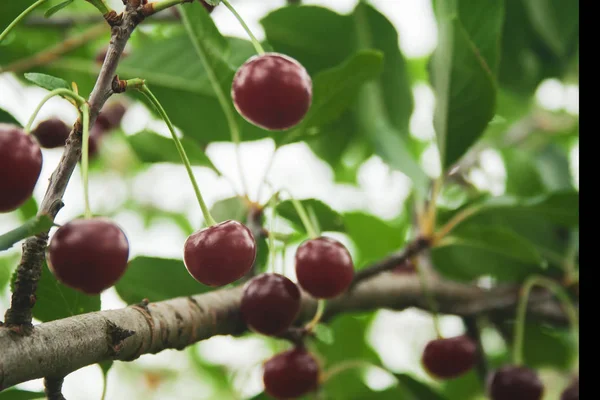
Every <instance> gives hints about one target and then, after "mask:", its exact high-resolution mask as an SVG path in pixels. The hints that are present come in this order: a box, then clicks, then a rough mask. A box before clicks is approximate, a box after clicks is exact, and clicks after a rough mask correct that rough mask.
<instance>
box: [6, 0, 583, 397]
mask: <svg viewBox="0 0 600 400" xmlns="http://www.w3.org/2000/svg"><path fill="white" fill-rule="evenodd" d="M109 3H111V4H112V5H113V6H114V7H115V8H116V9H118V8H120V6H121V1H120V0H111V1H109ZM303 3H304V4H315V5H320V6H324V7H328V8H330V9H332V10H334V11H336V12H338V13H349V12H351V11H352V10H353V8H354V7H355V6H356V4H357V1H356V0H305V1H303ZM232 4H233V5H234V6H235V7H236V9H237V10H238V12H239V13H240V14H241V15H242V16H243V18H244V19H245V20H246V22H247V23H248V25H249V27H250V29H251V30H252V31H253V32H254V34H255V35H256V36H257V37H258V39H259V40H263V39H264V36H265V35H264V31H263V28H262V25H261V24H260V22H259V20H260V19H261V18H262V17H264V16H265V15H266V14H267V13H269V12H270V11H271V10H273V9H276V8H279V7H281V6H283V5H285V1H284V0H238V1H232ZM371 4H373V5H374V6H375V7H376V8H377V9H378V10H379V11H380V12H381V13H383V14H384V15H385V16H386V17H387V18H388V19H389V20H390V21H391V22H392V23H393V25H394V26H395V28H396V30H397V32H398V38H399V43H400V48H401V50H402V52H403V53H404V55H405V56H406V58H407V59H408V60H409V62H410V61H415V62H418V61H419V60H423V59H425V58H426V57H428V56H430V55H431V53H432V52H433V50H434V49H435V47H436V44H437V43H436V42H437V30H436V21H435V18H434V13H433V10H432V5H431V1H430V0H372V1H371ZM212 17H213V19H214V21H215V23H216V25H217V26H218V28H219V30H220V31H221V32H222V33H223V34H224V35H229V36H237V37H241V38H244V39H246V34H245V32H244V31H243V30H242V28H241V27H240V25H239V23H238V22H237V21H236V20H235V19H234V17H233V15H232V14H231V13H230V12H229V11H228V10H227V9H226V8H225V7H222V6H221V7H217V8H216V9H215V10H214V12H213V13H212ZM141 29H142V30H143V29H146V27H145V26H142V27H141ZM148 29H150V28H149V27H148ZM136 34H137V33H136ZM134 35H135V34H134ZM0 51H1V50H0ZM192 56H193V55H190V57H192ZM412 91H413V95H414V103H415V106H414V112H413V114H412V117H411V119H410V134H411V135H412V136H413V137H415V138H418V139H419V140H420V141H422V142H424V143H426V144H427V143H429V144H428V145H427V148H426V150H425V151H423V153H422V157H421V160H420V162H421V164H422V166H423V168H424V169H425V171H426V172H427V174H429V175H430V176H432V177H434V176H437V175H438V174H439V173H440V165H439V161H438V156H437V154H436V152H437V150H436V147H435V144H434V141H435V139H434V129H433V124H432V116H433V110H434V105H435V99H434V95H433V92H432V89H431V87H430V86H429V84H428V83H426V82H425V81H419V82H417V83H415V84H414V85H413V87H412ZM46 93H47V92H46V91H45V90H43V89H41V88H37V87H32V86H25V85H23V84H21V82H20V81H19V80H17V79H16V78H15V77H14V76H13V75H12V74H10V73H4V74H0V108H4V109H5V110H7V111H9V112H10V113H11V114H12V115H13V116H14V117H15V118H16V119H18V121H19V122H21V123H22V124H25V123H26V122H27V120H28V118H29V116H30V115H31V113H32V112H33V110H34V108H35V107H36V105H37V104H38V103H39V101H40V100H41V99H42V97H43V96H44V95H45V94H46ZM127 102H128V108H127V112H126V114H125V115H124V118H123V121H122V124H121V128H119V129H120V130H122V132H121V133H122V134H124V135H131V134H134V133H136V132H139V131H141V130H143V129H145V128H148V129H151V130H153V131H155V132H158V133H160V134H163V135H165V136H168V131H167V129H166V127H165V125H164V123H163V122H161V121H160V120H157V119H155V118H154V117H153V116H152V114H151V113H150V112H149V110H148V109H147V108H146V106H145V105H143V104H141V103H139V102H133V101H132V100H130V99H127ZM535 103H536V105H535V106H536V107H537V108H539V109H541V110H547V111H550V112H555V113H560V114H561V115H567V116H571V117H573V118H577V117H578V115H579V86H578V82H570V83H565V82H561V81H559V80H557V79H546V80H544V81H542V82H541V83H540V84H539V86H538V87H537V89H536V92H535ZM182 106H183V107H185V105H182ZM191 111H192V112H193V110H191ZM50 116H58V117H60V118H62V119H63V120H64V121H65V122H67V123H68V124H71V123H73V122H74V121H75V119H76V117H77V114H76V111H75V109H74V108H73V107H71V106H69V105H68V103H67V102H66V101H64V100H61V99H57V98H55V99H53V100H51V101H50V102H48V103H47V105H46V106H45V107H44V108H43V109H42V111H41V112H40V114H39V116H38V118H37V120H36V121H41V120H43V119H45V118H47V117H50ZM198 123H199V124H200V123H201V121H198ZM34 126H35V124H34ZM111 144H112V145H113V146H112V147H111ZM118 146H119V142H118V141H117V140H115V141H114V142H111V139H110V138H108V139H107V142H106V143H105V144H103V147H107V148H109V147H111V150H110V151H104V149H101V157H100V158H101V159H100V161H97V163H102V164H101V165H102V167H98V168H93V171H92V174H91V177H90V193H91V207H92V210H94V212H95V213H97V214H104V215H110V216H111V217H112V218H113V219H114V220H115V221H116V222H117V223H118V224H120V225H121V226H122V227H123V229H124V231H125V232H126V234H127V235H128V237H129V239H130V243H131V258H134V257H136V256H139V255H145V256H156V257H165V258H181V256H182V254H181V251H182V246H181V244H182V243H183V241H184V240H185V238H186V236H187V233H186V232H185V230H183V229H181V227H180V226H179V225H178V224H177V223H176V222H174V220H173V219H172V218H169V217H168V215H167V214H168V213H176V214H180V215H184V216H185V217H186V219H187V220H188V221H189V223H190V224H191V226H192V227H193V228H194V229H198V228H200V227H201V226H202V216H201V213H200V210H199V208H198V206H197V202H196V199H195V196H194V193H193V191H192V188H191V185H190V184H189V181H188V178H187V176H186V173H185V170H184V168H183V167H181V166H179V165H173V164H154V165H152V166H151V167H149V168H146V169H144V170H143V171H140V172H138V173H135V174H128V173H123V171H122V169H123V168H127V165H128V164H127V153H126V152H125V151H123V152H120V150H119V147H118ZM274 148H275V146H274V143H273V141H272V140H271V139H265V140H259V141H254V142H248V143H243V144H242V146H241V158H242V163H243V171H244V174H245V179H246V181H247V183H248V187H249V193H250V195H251V198H252V199H253V200H257V201H263V202H264V201H266V200H267V199H268V198H269V196H270V195H271V191H270V190H263V191H262V194H261V198H260V199H259V198H256V193H257V191H258V189H259V185H260V182H261V181H262V179H263V177H264V174H265V172H267V167H268V164H269V163H270V160H271V157H272V154H273V151H274ZM206 153H207V154H208V156H209V157H210V159H211V161H212V162H213V163H214V165H215V166H216V167H217V168H218V169H219V170H220V171H221V172H222V173H223V176H218V175H217V174H216V173H215V172H214V171H212V170H211V169H208V168H203V167H195V168H194V173H195V175H196V177H197V179H198V181H199V184H200V186H201V188H202V191H203V193H204V196H205V198H206V200H207V202H208V203H209V205H212V204H214V203H215V202H217V201H219V200H222V199H225V198H228V197H231V196H234V195H235V194H236V193H240V192H241V191H242V187H241V183H240V179H239V175H238V170H237V167H236V161H235V153H234V146H233V145H232V144H231V143H211V144H209V145H208V147H207V149H206ZM61 154H62V149H53V150H44V164H43V170H42V175H41V177H40V179H39V181H38V185H37V187H36V189H35V192H34V197H35V199H36V200H37V201H38V202H39V201H41V199H42V197H43V195H44V192H45V190H46V182H47V179H48V178H49V176H50V174H51V173H52V171H53V170H54V168H55V167H56V165H57V163H58V161H59V159H60V156H61ZM568 156H569V157H568V161H569V168H570V174H571V179H572V181H573V183H574V185H575V186H576V187H577V188H578V187H579V141H578V139H577V140H573V141H572V142H571V143H570V144H569V152H568ZM478 157H479V158H478V160H477V163H476V165H475V167H473V168H472V169H471V171H470V175H469V178H470V179H471V181H472V182H473V183H474V184H475V185H476V186H477V187H478V188H480V189H481V190H483V191H488V192H490V193H493V194H494V195H500V194H503V193H504V192H505V187H506V183H505V180H506V169H505V165H504V162H503V158H502V156H501V154H499V153H498V152H497V151H496V150H492V149H490V150H485V151H483V152H481V153H480V154H479V156H478ZM268 179H269V181H270V182H271V183H272V184H273V186H274V187H275V188H286V189H288V190H289V191H290V192H291V193H292V194H293V195H294V197H296V198H317V199H321V200H323V201H324V202H325V203H326V204H328V205H330V206H331V207H332V208H334V209H335V210H338V211H352V210H362V211H367V212H369V213H371V214H373V215H376V216H378V217H380V218H381V219H385V220H392V219H394V218H397V217H398V216H401V215H402V213H403V212H404V205H403V204H404V200H406V198H407V196H408V195H409V193H410V185H411V183H410V180H409V179H408V178H407V177H406V176H405V175H404V174H402V173H400V172H397V171H392V170H390V168H389V167H388V166H387V165H386V164H385V163H384V162H383V161H382V160H381V159H380V158H379V157H378V156H371V157H370V158H368V159H367V160H366V161H365V162H364V163H362V164H361V165H360V167H359V168H358V169H357V179H356V184H351V183H340V182H339V180H336V177H335V173H334V170H333V169H332V168H331V166H330V165H329V164H327V163H325V162H324V161H322V160H321V159H320V158H319V157H317V156H316V155H315V154H314V153H313V152H312V151H311V149H310V148H309V147H308V146H307V145H306V144H305V143H295V144H291V145H287V146H285V147H284V148H282V149H281V150H279V151H278V152H277V156H276V157H275V159H274V160H273V165H272V166H271V168H270V169H269V172H268ZM64 202H65V204H66V206H65V207H64V208H63V209H62V210H61V212H60V213H59V215H58V217H57V222H58V223H59V224H61V223H65V222H67V221H69V220H71V219H73V218H75V217H77V216H79V215H81V214H82V213H83V208H84V205H83V196H82V185H81V179H80V171H79V170H76V171H75V173H74V175H73V179H72V180H71V182H70V184H69V187H68V189H67V192H66V194H65V197H64ZM140 206H142V207H148V209H160V210H162V211H164V213H163V215H155V216H154V217H152V218H151V219H150V218H147V216H145V215H144V214H143V213H141V212H139V207H140ZM19 224H20V219H19V216H18V215H17V214H16V213H9V214H0V232H4V231H7V230H10V229H12V228H14V227H16V226H18V225H19ZM279 228H280V229H279V230H280V231H281V230H284V229H285V227H284V226H279ZM332 235H334V236H336V237H337V238H338V239H340V240H342V241H343V242H344V243H345V244H346V245H347V246H348V247H349V249H350V250H351V252H352V251H354V247H353V246H354V245H353V243H352V241H351V240H350V239H349V238H348V237H346V236H345V235H343V234H340V233H332ZM19 254H20V247H19V246H15V247H14V248H13V249H11V250H10V251H9V252H6V253H3V254H1V255H0V260H4V263H3V264H2V263H0V267H3V265H5V266H4V268H10V267H9V265H12V262H13V261H15V260H16V259H17V258H18V256H19ZM293 255H294V248H293V247H292V248H290V249H289V251H287V253H286V255H285V258H282V257H281V256H279V257H278V258H277V260H276V262H277V263H278V265H280V267H281V268H283V269H284V270H285V272H286V274H287V275H288V276H290V277H291V278H293V276H294V271H293ZM8 260H10V261H11V262H8ZM1 287H2V285H0V288H1ZM9 299H10V292H9V290H8V287H5V288H4V289H1V291H0V313H2V314H3V313H4V311H5V310H6V309H7V308H8V306H9ZM101 300H102V303H101V304H102V309H115V308H121V307H124V306H126V303H125V302H124V301H123V300H121V298H120V297H119V296H118V295H117V294H116V291H115V290H114V289H109V290H107V291H106V292H104V293H103V294H102V297H101ZM37 322H39V321H37ZM442 332H443V333H444V334H445V335H450V336H453V335H457V334H460V333H462V332H464V326H463V323H462V321H461V319H460V318H457V317H451V316H444V317H442ZM434 336H435V333H434V330H433V325H432V320H431V317H430V316H429V315H428V314H427V313H424V312H421V311H418V310H412V309H409V310H405V311H402V312H392V311H385V310H382V311H378V312H376V313H375V316H374V317H373V319H372V321H371V322H369V324H368V327H367V329H366V331H365V340H366V341H367V343H369V344H370V345H371V346H372V348H373V349H374V350H375V351H376V352H377V354H378V355H379V357H380V358H381V360H382V362H383V364H384V365H385V367H386V368H388V369H390V370H392V371H394V372H406V373H409V374H412V375H413V376H415V377H418V378H419V379H421V380H423V381H426V382H430V383H431V384H432V385H434V386H435V385H437V384H438V383H436V382H435V381H433V380H431V378H430V377H429V376H428V375H427V374H426V373H425V372H424V371H423V369H422V367H421V365H420V355H421V352H422V350H423V348H424V346H425V344H426V343H427V341H429V340H431V339H433V338H434ZM483 341H484V346H485V347H486V349H487V350H488V352H489V353H492V354H493V353H494V352H498V353H502V352H504V351H505V348H504V342H503V341H502V339H501V337H499V336H498V334H497V333H496V332H495V331H492V330H489V331H488V330H484V331H483ZM280 345H281V344H277V343H275V342H273V341H272V340H270V339H267V338H264V337H262V336H258V335H245V336H243V337H240V338H233V337H214V338H212V339H209V340H206V341H203V342H201V343H199V344H197V345H195V346H191V347H189V348H188V349H186V350H183V351H175V350H169V351H163V352H161V353H160V354H157V355H144V356H142V357H141V358H139V359H138V360H136V361H135V362H131V363H121V362H119V363H116V364H115V365H114V366H113V367H112V369H110V371H109V373H108V389H107V396H106V399H110V400H120V399H131V400H135V399H146V400H150V399H190V400H191V399H229V398H231V399H236V398H239V399H248V398H251V397H252V396H254V395H256V394H258V393H260V392H261V391H262V381H261V379H262V375H261V365H260V364H261V362H262V361H264V360H265V359H266V358H268V357H269V356H270V355H272V354H274V352H275V350H276V349H277V348H278V347H277V346H280ZM541 374H542V376H543V377H544V380H545V383H546V384H547V386H548V391H549V392H550V394H549V395H548V397H547V398H548V399H554V398H557V397H552V396H553V395H554V396H555V395H556V394H555V393H556V392H552V387H553V386H554V387H555V389H554V390H560V389H562V387H563V386H564V384H565V378H564V377H563V376H562V375H560V376H559V375H556V376H555V373H554V372H552V370H550V369H548V370H543V369H542V370H541ZM363 379H364V380H365V382H366V383H367V385H368V386H370V387H371V388H373V389H374V390H382V389H385V388H386V387H388V386H390V385H392V384H393V382H394V380H393V377H391V376H390V375H388V374H386V373H385V372H383V371H381V370H378V369H375V368H373V369H371V370H367V371H366V373H365V374H364V377H363ZM102 382H103V379H102V372H101V369H100V367H99V366H98V365H93V366H88V367H85V368H82V369H80V370H78V371H76V372H74V373H72V374H70V375H69V376H67V377H66V379H65V383H64V387H63V393H64V395H65V397H66V398H67V399H82V400H84V399H85V400H87V399H99V398H100V394H101V392H102ZM19 387H20V388H23V389H29V390H43V386H42V382H41V380H36V381H31V382H27V383H24V384H21V385H19ZM552 393H554V394H552ZM480 398H482V397H480Z"/></svg>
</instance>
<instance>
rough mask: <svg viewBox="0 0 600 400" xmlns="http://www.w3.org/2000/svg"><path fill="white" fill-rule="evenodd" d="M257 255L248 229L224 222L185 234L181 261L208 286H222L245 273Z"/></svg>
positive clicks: (197, 278)
mask: <svg viewBox="0 0 600 400" xmlns="http://www.w3.org/2000/svg"><path fill="white" fill-rule="evenodd" d="M255 258H256V242H255V241H254V236H253V235H252V232H250V229H248V228H247V227H246V226H245V225H243V224H241V223H240V222H238V221H232V220H228V221H224V222H221V223H218V224H216V225H213V226H210V227H208V228H204V229H202V230H199V231H197V232H194V233H193V234H191V235H190V236H188V238H187V240H186V241H185V244H184V251H183V261H184V263H185V267H186V268H187V270H188V272H189V273H190V274H191V275H192V276H193V277H194V279H196V280H197V281H198V282H201V283H203V284H205V285H208V286H223V285H227V284H229V283H232V282H234V281H236V280H238V279H240V278H241V277H243V276H244V275H246V274H247V273H248V272H249V271H250V268H252V264H253V263H254V259H255Z"/></svg>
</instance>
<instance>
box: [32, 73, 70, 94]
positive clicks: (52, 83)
mask: <svg viewBox="0 0 600 400" xmlns="http://www.w3.org/2000/svg"><path fill="white" fill-rule="evenodd" d="M25 79H27V80H28V81H30V82H33V83H35V84H36V85H38V86H40V87H42V88H44V89H47V90H50V91H52V90H55V89H67V90H72V88H71V86H70V85H69V84H68V83H67V81H65V80H64V79H61V78H57V77H54V76H50V75H46V74H40V73H36V72H28V73H26V74H25Z"/></svg>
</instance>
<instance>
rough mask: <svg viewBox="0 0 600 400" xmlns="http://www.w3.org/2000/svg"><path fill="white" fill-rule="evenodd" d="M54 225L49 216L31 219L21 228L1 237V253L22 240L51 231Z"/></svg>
mask: <svg viewBox="0 0 600 400" xmlns="http://www.w3.org/2000/svg"><path fill="white" fill-rule="evenodd" d="M52 224H53V222H52V219H50V217H49V216H47V215H40V216H39V217H34V218H32V219H30V220H29V221H27V222H25V223H24V224H23V225H21V226H20V227H18V228H15V229H13V230H12V231H9V232H6V233H5V234H4V235H0V251H4V250H8V249H10V248H11V247H12V246H13V245H14V244H15V243H17V242H18V241H20V240H23V239H26V238H28V237H30V236H34V235H37V234H38V233H41V232H45V231H47V230H49V229H50V227H51V226H52Z"/></svg>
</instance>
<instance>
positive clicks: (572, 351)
mask: <svg viewBox="0 0 600 400" xmlns="http://www.w3.org/2000/svg"><path fill="white" fill-rule="evenodd" d="M549 349H551V351H550V350H549ZM575 356H576V345H575V341H574V338H573V333H572V332H571V331H570V330H569V329H562V328H556V327H552V326H548V325H545V324H540V323H533V322H529V323H527V324H526V326H525V337H524V340H523V360H524V363H525V365H527V366H529V367H531V368H535V369H541V368H555V369H559V370H562V371H565V372H567V371H569V369H570V368H571V367H572V366H573V362H574V361H575Z"/></svg>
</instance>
